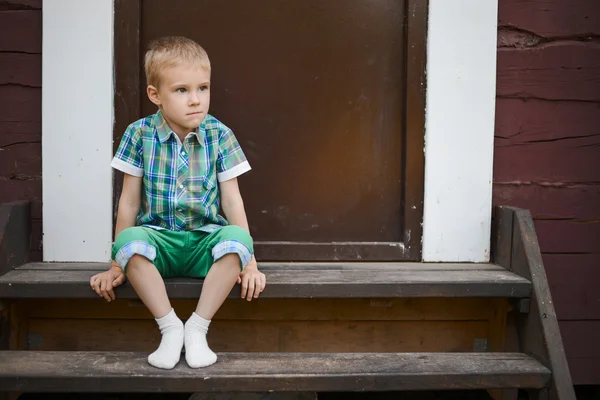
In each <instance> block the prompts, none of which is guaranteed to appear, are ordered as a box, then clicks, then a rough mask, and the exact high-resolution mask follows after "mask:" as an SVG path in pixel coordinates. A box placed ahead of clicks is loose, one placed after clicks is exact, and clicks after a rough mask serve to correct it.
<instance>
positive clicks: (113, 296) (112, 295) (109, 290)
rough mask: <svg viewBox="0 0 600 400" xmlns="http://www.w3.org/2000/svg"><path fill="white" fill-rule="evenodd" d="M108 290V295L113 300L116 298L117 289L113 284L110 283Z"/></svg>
mask: <svg viewBox="0 0 600 400" xmlns="http://www.w3.org/2000/svg"><path fill="white" fill-rule="evenodd" d="M106 292H107V293H108V297H110V299H111V300H114V299H115V291H114V290H113V285H111V284H109V285H108V289H107V290H106Z"/></svg>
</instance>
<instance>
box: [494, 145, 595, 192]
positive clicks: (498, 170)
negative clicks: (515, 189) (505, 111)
mask: <svg viewBox="0 0 600 400" xmlns="http://www.w3.org/2000/svg"><path fill="white" fill-rule="evenodd" d="M599 146H600V135H594V136H586V137H581V138H574V139H572V140H569V141H541V142H530V143H523V144H511V143H510V142H508V143H507V142H505V141H501V140H497V141H496V147H495V149H494V153H495V158H494V167H495V173H494V180H495V181H496V182H543V183H551V184H556V185H565V184H569V183H582V182H599V181H600V157H598V147H599Z"/></svg>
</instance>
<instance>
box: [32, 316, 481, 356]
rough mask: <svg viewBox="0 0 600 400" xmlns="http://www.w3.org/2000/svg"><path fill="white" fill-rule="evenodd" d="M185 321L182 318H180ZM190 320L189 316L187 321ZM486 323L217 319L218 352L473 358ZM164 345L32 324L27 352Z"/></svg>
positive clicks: (102, 324) (135, 336)
mask: <svg viewBox="0 0 600 400" xmlns="http://www.w3.org/2000/svg"><path fill="white" fill-rule="evenodd" d="M182 316H183V315H182ZM186 316H188V315H186ZM487 335H488V322H487V321H485V320H484V321H260V320H255V321H243V320H242V321H239V320H222V319H215V320H214V321H213V322H212V323H211V326H210V331H209V334H208V341H209V343H210V345H211V348H212V349H213V350H214V351H244V352H303V353H304V352H415V351H417V352H419V351H420V352H431V351H438V352H445V351H451V352H469V351H475V349H474V342H475V340H476V339H485V338H487ZM159 342H160V332H159V330H158V328H157V326H156V322H154V320H152V319H143V320H142V319H137V320H127V319H101V320H100V319H86V320H81V319H30V322H29V326H28V349H29V350H44V351H47V350H60V351H92V350H99V351H145V352H152V351H154V350H155V349H156V347H157V345H158V343H159Z"/></svg>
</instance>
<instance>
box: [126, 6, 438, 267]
mask: <svg viewBox="0 0 600 400" xmlns="http://www.w3.org/2000/svg"><path fill="white" fill-rule="evenodd" d="M119 3H121V4H119ZM127 3H128V0H121V1H120V2H117V25H116V27H117V31H116V46H117V63H118V64H117V80H118V82H120V83H119V84H118V85H120V87H124V88H126V87H127V86H125V84H127V85H129V88H131V87H134V86H135V89H136V90H137V94H133V95H131V94H129V95H128V96H130V97H131V100H132V101H136V100H135V97H136V96H137V98H138V100H137V101H138V102H139V103H138V104H139V106H137V109H136V110H130V111H129V114H128V115H122V116H121V115H120V114H121V113H119V111H118V110H117V122H118V125H121V127H122V126H126V122H127V121H123V122H121V121H119V119H120V118H121V119H124V118H126V117H129V120H134V119H136V118H139V117H140V116H142V115H148V114H151V113H153V112H155V107H154V106H153V105H152V104H151V103H150V102H149V101H148V100H147V99H146V98H145V79H144V76H143V70H142V69H141V66H142V63H141V58H142V57H143V53H144V50H145V48H146V45H147V43H148V42H149V41H150V40H152V39H155V38H158V37H161V36H166V35H182V36H187V37H189V38H192V39H194V40H196V41H197V42H198V43H200V44H201V45H202V46H203V47H204V48H205V49H206V50H207V52H208V54H209V56H210V58H211V63H212V67H213V72H212V99H211V110H210V112H211V114H213V115H214V116H215V117H217V118H218V119H220V120H221V121H223V122H224V123H225V124H226V125H228V126H229V127H231V128H232V129H233V131H234V132H235V134H236V136H237V137H238V140H239V141H240V143H241V145H242V147H243V149H244V151H245V153H246V155H247V157H248V159H249V161H250V163H251V165H252V167H253V170H252V171H251V172H250V173H248V174H246V175H244V176H242V177H241V178H240V186H241V189H242V194H243V196H244V200H245V203H246V208H247V213H248V218H249V222H250V226H251V230H252V235H253V237H254V238H255V240H256V242H257V243H256V247H257V250H256V251H257V257H258V258H259V259H261V260H267V259H271V260H323V261H331V260H408V259H420V237H421V227H420V222H421V219H422V198H423V190H422V188H423V182H422V181H423V153H422V152H423V123H422V120H423V116H422V115H423V113H424V110H423V95H422V93H423V88H422V82H423V76H422V74H423V68H422V64H423V58H424V51H425V50H424V44H423V43H424V38H425V24H424V21H425V9H426V6H425V5H423V4H422V3H423V2H422V1H420V2H416V1H409V0H382V1H377V2H373V1H372V0H327V1H325V0H305V1H295V0H260V1H252V2H249V1H247V0H205V1H198V0H170V1H169V2H166V1H164V0H144V1H141V2H137V1H136V2H133V3H136V5H132V4H131V3H128V4H127ZM409 11H413V12H412V13H411V12H409ZM120 20H121V21H122V22H123V23H125V24H126V26H125V27H121V28H119V21H120ZM135 24H139V25H138V26H137V27H135V26H133V25H135ZM409 28H410V29H409ZM120 31H121V32H120ZM132 35H137V37H136V38H135V39H134V40H131V36H132ZM125 36H127V38H129V43H125V44H123V42H127V41H128V40H124V39H123V38H124V37H125ZM123 46H125V47H128V48H130V49H131V48H132V47H136V50H135V51H133V53H134V55H131V52H126V50H125V49H121V53H124V52H125V55H123V56H119V47H123ZM126 60H128V61H126ZM125 62H129V63H130V62H135V63H136V66H137V68H138V71H137V72H136V71H134V70H133V67H132V66H131V65H127V66H126V65H123V64H124V63H125ZM120 65H121V67H119V66H120ZM128 75H129V77H127V76H128ZM411 77H412V79H413V81H409V79H411ZM136 81H137V84H136V83H135V82H136ZM411 85H412V86H413V92H412V93H411V92H410V90H409V86H411ZM120 87H118V89H119V88H120ZM126 90H127V89H124V91H126ZM411 105H412V109H413V110H415V111H411V109H410V107H411ZM117 108H118V103H117ZM134 112H138V114H139V115H133V114H134ZM124 114H127V112H125V113H124ZM123 124H124V125H123ZM121 127H119V126H118V127H117V131H116V134H117V135H120V134H121V132H122V130H121V131H119V128H121ZM409 128H410V129H409Z"/></svg>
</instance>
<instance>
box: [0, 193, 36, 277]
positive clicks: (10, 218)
mask: <svg viewBox="0 0 600 400" xmlns="http://www.w3.org/2000/svg"><path fill="white" fill-rule="evenodd" d="M29 218H30V207H29V203H28V202H14V203H7V204H0V275H2V274H4V273H6V272H8V271H9V270H11V269H12V268H14V267H17V266H19V265H22V264H24V263H26V262H27V261H29V244H30V242H29V241H30V238H31V228H30V226H29Z"/></svg>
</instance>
